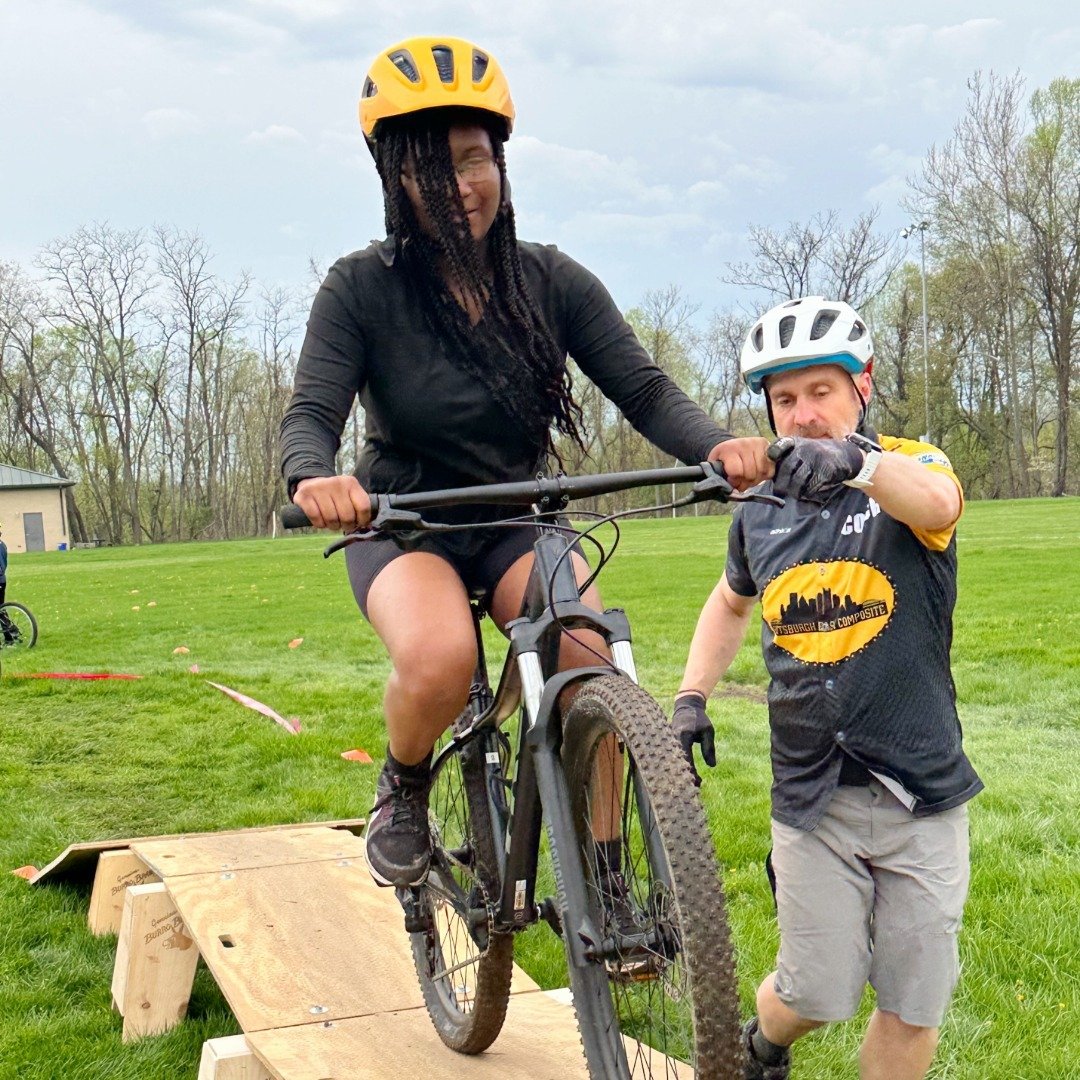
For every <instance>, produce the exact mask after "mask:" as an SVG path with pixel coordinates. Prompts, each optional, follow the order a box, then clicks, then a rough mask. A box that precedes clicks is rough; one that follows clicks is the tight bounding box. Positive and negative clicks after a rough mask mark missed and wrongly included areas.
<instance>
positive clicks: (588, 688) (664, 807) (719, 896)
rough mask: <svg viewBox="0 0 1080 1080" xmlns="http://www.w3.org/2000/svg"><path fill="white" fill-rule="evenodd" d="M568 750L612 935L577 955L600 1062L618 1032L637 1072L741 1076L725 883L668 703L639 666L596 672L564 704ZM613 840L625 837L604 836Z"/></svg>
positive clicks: (599, 914) (582, 851) (596, 887)
mask: <svg viewBox="0 0 1080 1080" xmlns="http://www.w3.org/2000/svg"><path fill="white" fill-rule="evenodd" d="M562 756H563V767H564V770H565V772H566V778H567V783H568V787H569V794H570V802H571V810H572V813H573V817H574V822H575V829H576V832H577V840H578V847H579V852H578V854H579V857H580V863H581V867H582V869H583V871H584V875H585V879H586V892H587V896H588V908H589V910H588V912H587V915H588V917H589V920H590V921H591V923H592V925H593V926H594V927H596V928H598V929H599V934H600V937H601V939H602V940H601V941H600V942H595V943H592V948H591V952H592V955H593V957H594V959H595V963H593V964H589V965H587V966H586V967H585V968H581V967H578V968H576V969H575V966H574V964H573V963H571V965H570V979H571V988H572V990H573V994H574V1006H575V1008H576V1009H577V1010H578V1018H579V1024H580V1027H581V1029H582V1036H583V1042H584V1043H585V1050H586V1057H587V1058H588V1059H589V1067H590V1072H591V1075H593V1076H594V1077H600V1076H603V1075H604V1073H603V1072H602V1071H601V1070H602V1069H603V1068H604V1066H603V1065H601V1064H600V1063H601V1062H604V1061H606V1062H608V1063H610V1062H611V1061H612V1060H618V1059H619V1057H620V1054H619V1047H618V1045H617V1043H618V1040H619V1037H620V1032H621V1037H622V1040H623V1044H624V1046H625V1060H626V1066H627V1069H628V1072H627V1073H626V1075H627V1076H630V1077H642V1078H644V1077H651V1076H665V1077H686V1078H689V1077H695V1078H696V1080H739V1078H741V1077H742V1075H743V1074H742V1069H743V1059H742V1050H741V1048H740V1040H739V1012H738V996H737V986H736V978H735V963H734V957H733V954H732V946H731V935H730V931H729V929H728V922H727V912H726V906H725V903H724V894H723V889H722V886H721V884H720V878H719V873H718V867H717V863H716V856H715V852H714V849H713V842H712V837H711V836H710V834H709V830H708V827H707V825H706V822H705V815H704V812H703V809H702V805H701V801H700V798H699V796H698V793H697V789H696V788H695V787H694V784H693V781H692V778H691V775H690V772H689V769H688V768H687V764H686V760H685V758H684V757H683V756H682V752H681V750H680V748H679V744H678V742H677V740H676V739H675V736H674V735H673V733H672V731H671V727H670V725H669V724H668V722H667V719H666V717H665V716H664V714H663V713H662V711H661V710H660V707H659V706H658V705H657V704H656V702H655V701H653V700H652V698H651V697H649V695H648V694H647V693H645V691H644V690H642V689H641V688H640V687H638V686H637V685H635V684H634V683H633V682H631V681H630V680H629V679H627V678H625V677H622V676H604V677H600V678H597V679H593V680H591V681H590V682H587V683H585V684H584V685H583V686H582V687H581V689H580V690H579V691H578V693H577V696H576V697H575V698H574V700H573V703H572V704H571V706H570V708H569V709H568V711H567V714H566V717H565V720H564V727H563V749H562ZM598 837H599V839H597V838H598ZM610 840H617V841H618V843H617V844H616V845H614V847H613V846H612V845H611V844H610V843H603V842H602V841H610ZM613 864H614V865H613ZM563 869H564V872H565V871H566V866H565V863H564V867H563ZM590 1041H598V1042H599V1043H600V1044H602V1045H597V1046H592V1047H590V1045H589V1044H590ZM607 1043H610V1045H608V1044H607ZM661 1055H663V1056H664V1057H666V1058H667V1059H668V1061H667V1062H664V1061H663V1059H662V1057H661ZM607 1068H608V1069H609V1070H610V1068H611V1066H610V1064H609V1065H608V1066H607Z"/></svg>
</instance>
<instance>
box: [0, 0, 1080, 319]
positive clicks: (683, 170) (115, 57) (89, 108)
mask: <svg viewBox="0 0 1080 1080" xmlns="http://www.w3.org/2000/svg"><path fill="white" fill-rule="evenodd" d="M1077 10H1078V9H1077V6H1076V4H1075V3H1074V2H1066V0H1037V2H1032V0H1026V2H1021V0H984V2H983V3H982V4H980V5H978V6H976V5H973V4H967V3H965V4H961V3H950V2H948V0H937V2H935V3H928V2H925V0H917V2H914V3H912V2H904V0H900V2H898V3H889V4H882V3H873V2H872V0H871V2H867V0H862V2H859V3H855V2H852V0H835V2H832V3H829V2H824V0H803V2H790V0H783V2H773V3H770V2H768V0H765V2H762V3H759V4H756V5H755V4H748V3H745V2H739V3H735V2H733V0H656V2H652V3H646V2H642V0H618V2H611V0H573V2H570V0H549V2H546V3H545V2H544V0H530V2H527V3H521V2H518V0H485V2H478V0H457V2H456V3H448V2H446V0H426V2H425V0H420V2H410V0H366V2H363V3H360V2H357V0H220V2H218V3H213V4H204V3H200V2H186V0H161V2H155V0H0V136H2V137H0V209H2V217H0V222H2V225H0V259H4V260H15V261H17V262H21V263H24V264H26V265H29V264H30V262H31V260H32V259H33V256H34V252H35V251H36V249H37V248H38V247H39V246H40V245H41V244H43V243H45V242H47V241H49V240H50V239H53V238H55V237H57V236H61V235H64V234H66V233H68V232H70V231H72V230H73V229H75V228H77V227H78V226H79V225H82V224H85V223H88V222H91V221H104V220H107V221H109V222H110V223H112V224H114V225H116V226H122V227H135V226H150V225H152V224H155V223H162V224H171V225H176V226H179V227H181V228H184V229H196V230H198V231H199V232H201V233H202V234H203V236H204V237H205V238H206V239H207V241H208V242H209V244H210V246H211V248H212V250H213V251H214V252H215V255H216V262H215V266H216V267H217V269H218V270H219V272H220V273H222V274H223V275H226V276H231V275H234V274H236V273H237V272H238V271H239V270H240V269H241V268H246V269H248V270H250V271H251V272H252V273H253V274H254V275H255V276H256V278H257V279H258V280H259V281H261V282H264V283H267V284H286V285H288V284H306V279H307V266H308V262H309V259H310V258H312V257H314V258H315V260H317V262H318V263H319V264H320V265H322V266H325V265H327V264H328V263H329V262H331V261H332V260H333V259H334V258H335V257H337V256H338V255H339V254H342V253H344V252H347V251H351V250H354V249H356V248H358V247H362V246H365V245H366V244H367V242H368V241H369V240H370V239H371V238H373V237H376V236H381V235H382V232H381V230H382V203H381V199H380V196H379V189H378V185H377V181H376V177H375V172H374V168H373V166H372V163H371V160H370V158H369V156H368V153H367V150H366V148H365V146H364V143H363V139H362V136H361V134H360V130H359V126H358V123H357V120H356V100H357V96H358V92H359V89H360V86H361V84H362V82H363V78H364V74H365V72H366V70H367V67H368V64H369V63H370V61H371V59H372V57H373V56H374V54H375V53H376V52H377V51H378V50H379V49H380V48H382V47H384V46H386V45H389V44H391V43H393V42H396V41H399V40H401V39H402V38H405V37H408V36H411V35H414V34H447V35H456V36H461V37H466V38H469V39H471V40H474V41H476V42H477V43H479V44H481V45H483V46H484V47H485V48H487V49H489V50H490V51H491V52H492V53H493V54H494V55H495V56H496V57H497V58H498V59H499V61H500V63H501V64H502V66H503V69H504V70H505V72H506V74H507V77H508V78H509V80H510V85H511V89H512V92H513V95H514V99H515V104H516V106H517V111H518V118H517V124H516V127H515V133H514V136H513V137H512V139H511V140H510V143H509V144H508V147H507V157H508V162H509V170H510V176H511V179H512V181H513V189H514V203H515V208H516V210H517V214H518V231H519V235H520V236H521V237H522V238H523V239H528V240H540V241H544V242H548V243H556V244H558V245H559V247H560V248H562V249H563V250H564V251H567V252H569V253H570V254H571V255H573V256H574V257H575V258H577V259H578V260H580V261H581V262H583V263H585V264H586V265H587V266H589V267H590V268H591V269H593V270H594V271H596V272H597V273H598V274H599V275H600V277H601V278H602V279H603V280H604V281H605V282H606V283H607V285H608V287H609V289H610V290H611V292H612V293H613V294H614V296H615V299H616V300H617V302H618V303H619V304H620V306H622V307H624V308H625V307H627V306H629V305H631V304H633V303H635V302H636V301H637V300H638V299H639V298H640V297H641V295H642V294H643V293H644V292H645V290H647V289H650V288H656V287H660V286H663V285H666V284H668V283H669V282H675V283H678V284H679V285H681V286H682V287H683V289H684V291H685V293H686V294H687V296H688V297H689V298H690V299H692V300H693V301H695V302H697V303H699V304H701V305H702V309H703V310H704V311H707V310H709V309H711V308H713V307H716V306H719V305H722V304H724V303H727V302H730V301H731V300H733V299H735V296H734V294H733V293H732V290H731V289H730V288H728V287H726V286H724V285H722V284H721V282H720V281H719V276H720V275H721V274H722V273H723V270H724V264H725V263H726V262H728V261H731V260H737V259H739V258H742V257H745V254H746V249H745V242H744V237H745V233H746V229H747V226H748V224H750V223H755V224H770V225H777V226H782V225H783V224H784V223H786V222H787V221H790V220H793V219H800V220H801V219H806V218H808V217H809V216H810V215H812V214H813V213H814V212H815V211H817V210H821V209H825V208H836V209H838V210H840V211H841V213H842V214H843V215H844V217H845V219H850V218H851V217H853V216H854V215H855V214H857V213H858V212H860V211H862V210H865V209H867V208H868V207H870V206H872V205H874V204H880V205H881V207H882V219H881V220H882V224H883V225H884V226H886V227H890V228H896V229H899V227H901V226H902V225H903V224H904V223H905V221H906V220H907V219H906V217H905V216H904V214H903V211H902V210H901V209H900V207H899V199H900V197H901V196H902V194H903V193H904V191H905V178H906V177H907V176H908V175H909V174H910V173H912V172H913V171H914V170H916V169H917V168H918V166H919V163H920V160H921V158H922V155H923V154H924V153H925V151H926V149H927V148H928V147H929V146H930V145H931V144H932V143H934V142H941V141H943V140H945V139H947V138H948V137H949V134H950V132H951V130H952V127H953V125H954V123H955V122H956V120H957V118H958V117H959V116H960V114H961V111H962V109H963V105H964V101H965V99H966V86H965V84H966V80H967V79H968V78H969V77H970V75H971V74H972V73H973V72H974V71H975V70H976V69H977V68H984V69H994V70H996V71H999V72H1002V73H1006V72H1012V71H1015V70H1019V71H1021V72H1022V73H1023V74H1024V75H1025V77H1026V78H1027V81H1028V89H1029V91H1030V90H1033V89H1035V88H1036V87H1038V86H1043V85H1046V84H1047V83H1048V82H1049V81H1050V79H1052V78H1054V77H1055V76H1058V75H1068V76H1071V77H1076V76H1077V75H1080V71H1078V70H1077V69H1078V67H1080V65H1078V58H1080V15H1078V14H1077Z"/></svg>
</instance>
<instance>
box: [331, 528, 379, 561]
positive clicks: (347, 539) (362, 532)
mask: <svg viewBox="0 0 1080 1080" xmlns="http://www.w3.org/2000/svg"><path fill="white" fill-rule="evenodd" d="M377 535H378V534H377V533H376V532H375V530H374V529H357V530H356V531H355V532H351V533H346V534H345V535H344V536H343V537H342V538H341V539H340V540H335V541H334V542H333V543H332V544H328V545H327V546H326V549H325V550H324V551H323V553H322V555H323V558H324V559H329V558H330V556H331V555H333V554H334V552H336V551H341V549H342V548H347V547H348V546H349V545H350V544H359V543H360V542H361V541H363V540H374V539H375V537H376V536H377Z"/></svg>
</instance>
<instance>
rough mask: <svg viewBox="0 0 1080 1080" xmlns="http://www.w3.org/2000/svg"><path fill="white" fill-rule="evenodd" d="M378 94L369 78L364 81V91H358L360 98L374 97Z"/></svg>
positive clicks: (377, 89)
mask: <svg viewBox="0 0 1080 1080" xmlns="http://www.w3.org/2000/svg"><path fill="white" fill-rule="evenodd" d="M378 92H379V88H378V87H377V86H376V85H375V84H374V83H373V82H372V81H371V79H370V78H368V79H365V80H364V89H363V90H361V91H360V96H361V97H362V98H369V97H374V96H375V95H376V94H377V93H378Z"/></svg>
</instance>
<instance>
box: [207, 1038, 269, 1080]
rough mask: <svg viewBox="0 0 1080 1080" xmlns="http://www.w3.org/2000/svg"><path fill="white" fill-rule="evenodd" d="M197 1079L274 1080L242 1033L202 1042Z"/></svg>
mask: <svg viewBox="0 0 1080 1080" xmlns="http://www.w3.org/2000/svg"><path fill="white" fill-rule="evenodd" d="M199 1080H274V1078H273V1077H272V1076H271V1075H270V1070H269V1069H267V1067H266V1066H265V1065H264V1064H263V1063H262V1062H261V1061H260V1060H259V1059H258V1058H257V1057H256V1056H255V1052H254V1051H253V1050H252V1049H251V1047H250V1046H249V1045H248V1041H247V1039H245V1038H244V1036H243V1035H226V1036H225V1037H224V1038H221V1039H207V1041H206V1042H204V1043H203V1048H202V1059H201V1060H200V1062H199Z"/></svg>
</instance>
